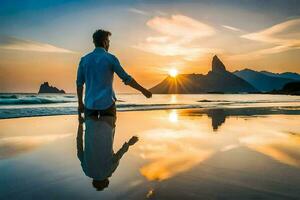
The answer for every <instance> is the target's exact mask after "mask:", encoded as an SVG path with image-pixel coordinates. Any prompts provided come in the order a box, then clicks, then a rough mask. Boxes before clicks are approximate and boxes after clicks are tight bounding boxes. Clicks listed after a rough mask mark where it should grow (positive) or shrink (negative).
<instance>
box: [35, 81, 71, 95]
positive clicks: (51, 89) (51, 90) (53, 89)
mask: <svg viewBox="0 0 300 200" xmlns="http://www.w3.org/2000/svg"><path fill="white" fill-rule="evenodd" d="M38 93H39V94H41V93H61V94H65V93H66V92H65V91H64V90H60V89H58V88H57V87H54V86H51V85H49V83H48V82H44V83H43V84H41V86H40V89H39V92H38Z"/></svg>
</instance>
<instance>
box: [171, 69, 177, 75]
mask: <svg viewBox="0 0 300 200" xmlns="http://www.w3.org/2000/svg"><path fill="white" fill-rule="evenodd" d="M177 74H178V71H177V69H170V70H169V75H170V76H172V77H176V76H177Z"/></svg>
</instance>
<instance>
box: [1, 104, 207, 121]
mask: <svg viewBox="0 0 300 200" xmlns="http://www.w3.org/2000/svg"><path fill="white" fill-rule="evenodd" d="M116 107H117V111H121V112H122V111H146V110H167V109H187V108H201V106H200V105H184V104H117V106H116ZM75 114H77V107H33V108H22V109H19V108H9V109H6V108H4V109H3V108H2V109H0V119H8V118H18V117H35V116H51V115H75Z"/></svg>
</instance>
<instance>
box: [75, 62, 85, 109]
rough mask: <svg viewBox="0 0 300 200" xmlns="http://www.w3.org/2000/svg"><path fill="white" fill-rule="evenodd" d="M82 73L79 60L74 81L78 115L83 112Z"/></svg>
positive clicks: (81, 65)
mask: <svg viewBox="0 0 300 200" xmlns="http://www.w3.org/2000/svg"><path fill="white" fill-rule="evenodd" d="M84 77H85V76H84V71H83V61H82V59H81V60H80V63H79V66H78V70H77V79H76V86H77V97H78V114H79V115H80V113H82V112H83V111H84V104H83V85H84V83H85V78H84Z"/></svg>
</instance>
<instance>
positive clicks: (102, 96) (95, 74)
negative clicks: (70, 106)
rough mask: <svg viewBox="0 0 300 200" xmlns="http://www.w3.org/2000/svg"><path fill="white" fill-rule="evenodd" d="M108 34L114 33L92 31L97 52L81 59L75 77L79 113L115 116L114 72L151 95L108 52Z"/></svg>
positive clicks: (127, 82)
mask: <svg viewBox="0 0 300 200" xmlns="http://www.w3.org/2000/svg"><path fill="white" fill-rule="evenodd" d="M109 36H111V33H110V32H108V31H104V30H96V31H95V33H94V34H93V42H94V44H95V49H94V51H92V52H91V53H89V54H87V55H86V56H84V57H82V58H81V60H80V63H79V67H78V71H77V80H76V85H77V96H78V113H79V115H80V114H81V113H83V112H84V113H85V116H94V117H98V116H99V115H108V116H114V117H115V116H116V106H115V101H116V96H115V92H114V90H113V75H114V72H115V73H116V74H117V75H118V76H119V77H120V78H121V79H122V81H123V82H124V83H125V84H126V85H129V86H131V87H132V88H134V89H136V90H138V91H140V92H141V93H142V94H143V95H144V96H145V97H147V98H150V97H151V96H152V93H151V92H150V91H149V90H147V89H145V88H144V87H142V86H141V85H140V84H138V83H137V82H136V81H135V80H134V79H133V78H132V77H131V76H130V75H128V74H127V73H126V72H125V70H124V69H123V68H122V66H121V65H120V63H119V60H118V59H117V58H116V57H115V56H114V55H112V54H110V53H108V48H109ZM84 84H85V99H84V104H83V100H82V98H83V97H82V96H83V85H84Z"/></svg>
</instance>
